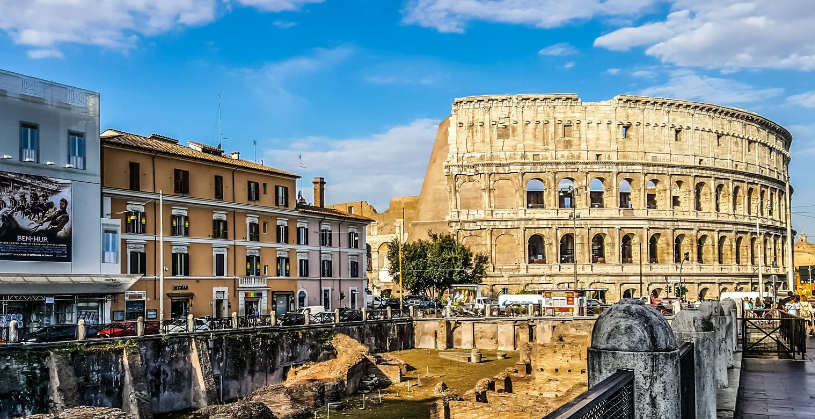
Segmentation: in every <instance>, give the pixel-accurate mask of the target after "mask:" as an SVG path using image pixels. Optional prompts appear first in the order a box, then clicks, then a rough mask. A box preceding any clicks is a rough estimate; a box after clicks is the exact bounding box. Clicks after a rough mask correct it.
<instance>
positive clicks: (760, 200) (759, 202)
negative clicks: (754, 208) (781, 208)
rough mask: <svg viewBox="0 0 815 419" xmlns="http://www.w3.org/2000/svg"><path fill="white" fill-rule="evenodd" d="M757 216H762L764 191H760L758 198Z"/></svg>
mask: <svg viewBox="0 0 815 419" xmlns="http://www.w3.org/2000/svg"><path fill="white" fill-rule="evenodd" d="M758 216H759V217H763V216H764V191H761V193H760V194H759V198H758Z"/></svg>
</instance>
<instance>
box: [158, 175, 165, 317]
mask: <svg viewBox="0 0 815 419" xmlns="http://www.w3.org/2000/svg"><path fill="white" fill-rule="evenodd" d="M158 214H159V215H158V264H159V267H158V277H159V286H158V288H159V303H158V304H159V306H158V311H159V330H161V333H164V327H162V322H164V191H163V190H159V191H158Z"/></svg>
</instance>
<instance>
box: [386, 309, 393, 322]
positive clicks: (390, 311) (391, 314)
mask: <svg viewBox="0 0 815 419" xmlns="http://www.w3.org/2000/svg"><path fill="white" fill-rule="evenodd" d="M387 312H388V320H390V319H392V318H393V310H391V307H390V306H388V309H387Z"/></svg>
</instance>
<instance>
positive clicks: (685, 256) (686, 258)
mask: <svg viewBox="0 0 815 419" xmlns="http://www.w3.org/2000/svg"><path fill="white" fill-rule="evenodd" d="M689 260H690V252H685V254H684V255H682V260H680V261H679V299H680V301H681V300H682V297H683V294H682V290H683V289H685V284H684V283H683V282H682V264H684V263H685V261H689ZM686 294H687V293H686Z"/></svg>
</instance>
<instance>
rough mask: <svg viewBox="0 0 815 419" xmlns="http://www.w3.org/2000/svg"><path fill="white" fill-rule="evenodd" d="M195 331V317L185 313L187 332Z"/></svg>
mask: <svg viewBox="0 0 815 419" xmlns="http://www.w3.org/2000/svg"><path fill="white" fill-rule="evenodd" d="M194 331H195V317H193V316H192V313H190V314H187V332H188V333H192V332H194Z"/></svg>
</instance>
